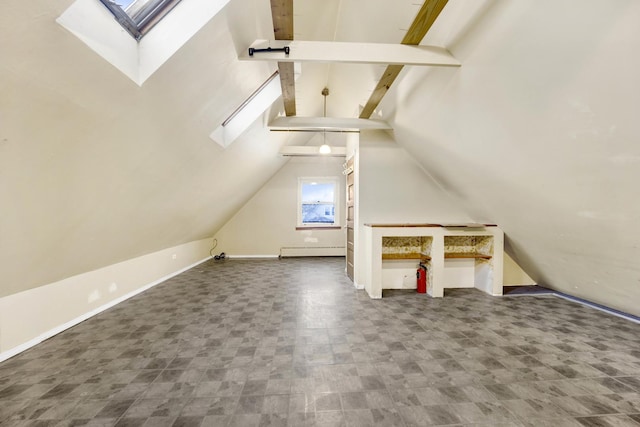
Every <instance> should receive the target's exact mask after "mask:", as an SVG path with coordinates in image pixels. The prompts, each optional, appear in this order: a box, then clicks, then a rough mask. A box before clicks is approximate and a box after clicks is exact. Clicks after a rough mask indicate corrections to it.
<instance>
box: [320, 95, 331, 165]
mask: <svg viewBox="0 0 640 427" xmlns="http://www.w3.org/2000/svg"><path fill="white" fill-rule="evenodd" d="M327 95H329V88H326V87H325V88H324V89H322V96H324V109H323V114H322V116H323V117H325V118H326V117H327ZM318 152H319V153H320V154H331V147H329V144H327V130H326V129H323V130H322V145H321V146H320V149H319V150H318Z"/></svg>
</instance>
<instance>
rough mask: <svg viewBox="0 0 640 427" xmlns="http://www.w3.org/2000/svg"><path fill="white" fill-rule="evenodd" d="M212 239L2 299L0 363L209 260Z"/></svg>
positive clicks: (180, 246)
mask: <svg viewBox="0 0 640 427" xmlns="http://www.w3.org/2000/svg"><path fill="white" fill-rule="evenodd" d="M210 247H211V239H204V240H199V241H194V242H190V243H186V244H183V245H179V246H175V247H172V248H167V249H164V250H162V251H158V252H154V253H151V254H147V255H144V256H141V257H137V258H134V259H130V260H128V261H125V262H121V263H117V264H113V265H110V266H107V267H103V268H100V269H98V270H94V271H90V272H87V273H83V274H80V275H77V276H73V277H69V278H67V279H64V280H61V281H58V282H55V283H50V284H47V285H45V286H40V287H38V288H35V289H29V290H26V291H23V292H18V293H15V294H12V295H9V296H6V297H3V298H0V360H3V359H6V358H7V357H10V356H12V355H14V354H16V353H18V352H19V351H22V350H25V349H26V348H28V347H30V346H32V345H35V344H37V343H38V342H40V341H42V340H44V339H46V338H49V337H51V336H53V335H55V334H56V333H59V332H61V331H62V330H64V329H66V328H68V327H71V326H73V325H74V324H76V323H78V322H81V321H82V320H85V319H86V318H88V317H90V316H92V315H94V314H96V313H99V312H100V311H102V310H104V309H105V308H108V307H110V306H112V305H114V304H116V303H118V302H120V301H123V300H124V299H127V298H129V297H131V296H133V295H135V294H137V293H139V292H141V291H143V290H146V289H148V288H149V287H151V286H153V285H155V284H158V283H160V282H162V281H164V280H166V279H167V278H169V277H171V276H173V275H175V274H177V273H179V272H181V271H184V270H185V269H188V268H189V267H191V266H193V265H195V264H197V263H199V262H201V261H203V260H205V259H207V258H208V257H209V249H210Z"/></svg>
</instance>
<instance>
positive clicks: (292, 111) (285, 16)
mask: <svg viewBox="0 0 640 427" xmlns="http://www.w3.org/2000/svg"><path fill="white" fill-rule="evenodd" d="M271 19H272V21H273V34H274V36H275V39H276V40H293V0H271ZM278 71H279V72H280V84H281V86H282V101H283V103H284V112H285V114H286V115H287V116H295V115H296V84H295V83H296V82H295V77H294V72H293V63H292V62H290V63H286V62H278Z"/></svg>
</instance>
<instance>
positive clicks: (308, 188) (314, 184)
mask: <svg viewBox="0 0 640 427" xmlns="http://www.w3.org/2000/svg"><path fill="white" fill-rule="evenodd" d="M338 183H339V180H338V178H332V177H324V178H299V179H298V227H333V226H338V225H339V215H338V216H336V213H338V214H339V212H340V210H339V206H338V195H339V187H338Z"/></svg>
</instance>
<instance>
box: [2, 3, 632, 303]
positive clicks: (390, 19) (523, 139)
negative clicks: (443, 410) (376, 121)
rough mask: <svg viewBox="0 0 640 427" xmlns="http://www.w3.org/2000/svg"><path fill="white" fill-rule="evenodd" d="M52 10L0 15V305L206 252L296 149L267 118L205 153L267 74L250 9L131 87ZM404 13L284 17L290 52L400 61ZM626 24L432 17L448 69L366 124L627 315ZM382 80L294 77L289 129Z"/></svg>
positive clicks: (576, 9) (386, 6)
mask: <svg viewBox="0 0 640 427" xmlns="http://www.w3.org/2000/svg"><path fill="white" fill-rule="evenodd" d="M85 1H89V0H85ZM95 1H98V0H95ZM182 1H183V2H189V1H200V0H182ZM274 2H275V0H274ZM429 3H434V4H435V3H442V2H430V1H429ZM71 4H72V0H30V1H23V0H4V1H3V2H2V3H1V4H0V58H2V59H1V60H0V202H1V205H2V209H1V212H0V236H1V239H0V265H1V269H2V280H3V283H1V284H0V296H3V295H8V294H11V293H14V292H17V291H20V290H24V289H29V288H32V287H36V286H40V285H42V284H46V283H51V282H53V281H55V280H59V279H62V278H65V277H69V276H71V275H73V274H77V273H81V272H85V271H89V270H92V269H96V268H99V267H102V266H105V265H109V264H112V263H115V262H118V261H122V260H126V259H130V258H132V257H135V256H138V255H142V254H146V253H150V252H152V251H156V250H159V249H162V248H166V247H171V246H175V245H177V244H180V243H184V242H188V241H193V240H196V239H200V238H205V237H209V236H212V235H213V234H214V233H215V232H216V231H217V230H218V229H220V227H222V226H223V224H224V223H225V222H226V221H227V220H228V219H229V218H231V216H232V215H233V214H234V213H235V212H236V211H237V210H238V209H239V208H240V207H241V206H242V205H243V204H244V203H245V202H246V201H247V200H248V199H249V198H250V197H251V195H253V194H255V192H256V191H258V190H259V188H260V187H261V186H262V185H263V184H264V183H265V182H266V181H267V180H268V179H269V178H270V177H271V176H273V174H275V173H276V172H277V171H278V170H279V168H281V167H282V166H283V165H284V164H285V162H286V159H284V158H282V157H281V156H279V155H278V151H279V149H280V147H282V146H284V145H300V144H304V143H306V142H307V140H308V139H309V138H310V136H309V135H307V134H300V135H295V134H283V133H269V131H268V130H267V128H266V127H265V124H266V123H267V122H268V121H269V120H271V119H273V118H274V117H275V116H276V115H278V114H283V113H284V107H283V103H282V101H277V102H276V103H274V104H273V106H272V107H271V108H270V109H269V110H267V111H266V112H265V114H264V115H263V117H261V118H260V119H258V120H257V121H256V122H255V123H254V124H253V125H252V126H250V128H249V129H248V130H247V131H246V132H245V133H244V134H243V135H242V136H241V137H240V138H239V139H238V140H237V141H235V142H234V143H233V144H232V145H231V146H229V147H228V148H226V149H223V148H222V147H220V146H219V145H218V144H215V143H214V142H213V141H212V140H211V139H210V138H209V134H210V133H211V132H212V131H213V130H214V129H215V128H216V127H217V126H219V125H220V123H222V121H223V120H225V118H226V117H227V116H228V115H229V114H230V113H231V112H232V111H233V110H234V109H235V108H236V107H237V106H238V105H239V104H240V103H242V102H243V101H244V100H245V99H246V98H247V96H249V95H250V94H251V93H252V92H253V91H254V90H255V89H256V88H257V87H258V86H259V85H260V84H261V83H262V82H264V81H265V80H266V79H267V78H268V77H269V76H270V75H271V74H272V73H273V72H274V71H275V70H276V69H277V64H276V63H275V62H262V61H259V62H258V61H255V62H251V61H239V60H238V55H239V54H240V53H242V52H245V51H246V49H247V47H248V46H249V45H250V44H251V43H252V42H253V41H254V40H256V39H273V38H274V37H275V36H274V27H273V19H272V14H271V6H272V5H271V3H270V2H269V1H268V0H231V1H230V2H229V3H228V4H227V5H226V6H225V7H224V8H223V9H222V11H221V12H220V13H218V14H217V15H216V16H215V17H213V18H212V19H211V20H210V21H209V22H208V23H207V24H206V25H205V26H204V27H203V28H202V29H201V30H200V31H199V32H198V33H197V34H195V35H194V36H193V37H192V38H191V39H189V40H188V41H187V42H186V43H185V44H184V46H183V47H182V48H181V49H179V50H178V51H177V52H176V53H175V54H174V55H173V56H172V57H171V58H169V60H168V61H167V62H166V63H164V65H162V66H161V67H160V68H159V69H158V71H156V72H155V73H154V74H153V75H152V76H151V77H150V78H149V79H148V80H147V81H146V82H144V84H143V85H142V86H138V85H136V84H135V83H134V82H132V81H131V80H130V79H129V78H127V77H126V76H124V75H123V74H122V73H121V72H120V71H118V70H117V69H116V68H115V67H113V66H112V65H111V64H109V63H108V62H107V61H105V60H104V59H103V58H101V57H100V56H98V55H97V54H95V53H94V52H93V51H92V50H90V49H88V48H87V47H86V46H85V45H84V43H82V42H81V41H80V40H79V39H77V38H76V37H75V36H74V35H73V34H71V33H70V32H69V31H67V30H65V29H64V28H63V27H62V26H60V25H59V24H57V23H56V19H57V18H58V17H59V16H60V15H61V14H62V13H63V12H64V11H65V10H66V9H67V8H68V7H69V6H70V5H71ZM422 5H423V2H422V1H414V0H396V1H393V2H392V1H388V0H367V1H364V0H323V1H321V2H320V1H317V0H293V8H294V14H293V21H294V30H293V35H294V40H309V41H314V40H318V41H341V42H366V43H394V44H396V43H400V42H401V41H402V40H403V38H404V37H405V36H406V34H407V30H409V28H410V25H411V23H412V22H413V21H414V19H415V17H416V15H417V14H418V12H419V10H420V8H421V6H422ZM178 7H179V6H178ZM639 20H640V5H639V4H638V3H637V2H635V1H632V0H621V1H616V2H600V1H595V0H593V1H592V0H589V1H583V0H553V1H552V0H548V1H542V2H541V1H533V0H527V1H519V2H512V1H508V0H450V1H449V2H448V3H447V4H446V6H444V9H443V10H442V12H441V14H440V15H439V16H438V18H437V19H436V20H435V22H434V24H433V26H432V27H431V28H430V29H429V31H428V32H427V34H426V36H425V37H424V39H423V40H422V42H421V43H422V44H429V45H436V46H443V47H445V48H447V49H448V50H449V51H450V52H451V53H452V54H453V55H454V56H455V57H456V58H457V59H458V60H459V61H460V62H461V63H462V67H460V68H457V69H452V68H434V67H419V66H407V67H404V69H403V70H401V71H400V72H399V74H398V77H397V79H396V80H395V82H394V83H393V84H392V85H391V86H390V89H389V90H388V91H386V88H385V91H386V94H385V95H384V97H383V98H382V101H381V103H380V104H379V106H378V108H377V109H376V111H375V113H374V117H380V118H383V119H385V120H387V121H389V122H390V123H391V124H392V125H393V127H394V136H395V139H396V141H397V142H398V144H399V145H400V146H402V147H404V149H406V150H407V152H409V153H410V154H411V155H412V156H413V157H414V158H415V159H416V161H417V162H418V163H419V164H420V166H421V167H422V168H423V169H424V170H425V171H426V173H428V174H430V175H431V176H432V177H433V178H434V179H435V180H436V181H437V182H438V184H439V185H440V186H441V188H442V189H443V191H445V193H446V194H447V195H448V197H450V198H452V199H455V200H457V201H458V202H459V203H460V205H461V206H464V207H465V209H467V210H468V212H469V214H470V215H471V216H474V217H476V218H478V219H482V218H486V219H488V220H491V221H493V222H497V223H498V224H500V225H501V226H502V228H503V229H504V230H505V232H506V234H507V237H508V248H509V250H510V252H511V253H512V254H513V255H514V256H515V257H516V258H518V261H519V262H520V263H521V264H522V265H523V266H525V267H526V269H527V271H528V272H529V273H530V274H532V275H533V276H535V278H536V279H538V280H540V281H541V282H545V283H548V284H550V285H553V286H556V287H558V288H560V289H563V290H565V291H572V292H573V293H574V294H577V295H584V296H588V297H591V299H596V300H598V297H597V296H598V295H599V289H601V288H603V287H605V288H606V289H607V293H608V294H610V295H613V296H612V297H605V298H604V299H601V301H603V302H610V303H611V304H612V305H615V306H618V307H621V308H626V309H629V308H628V305H629V304H625V302H624V301H625V300H626V301H632V302H633V301H635V302H636V305H637V302H639V301H640V290H639V289H640V286H639V285H640V283H639V282H638V280H639V279H638V277H640V270H639V268H640V267H638V264H637V260H638V259H640V247H639V246H638V243H637V242H638V241H639V240H640V235H639V234H638V232H637V231H636V230H637V227H636V225H637V220H638V219H640V202H638V201H637V190H636V183H637V182H639V181H640V172H638V170H639V168H638V162H639V161H640V150H639V149H638V144H637V140H638V137H639V136H640V128H639V126H640V125H639V121H638V120H637V115H638V111H640V108H639V105H638V102H639V101H638V100H639V99H640V96H639V95H640V84H639V83H638V79H637V76H638V75H640V60H638V58H636V57H635V56H634V55H633V52H638V51H640V30H638V26H637V22H638V21H639ZM386 68H387V67H386V66H385V65H367V64H349V63H305V64H303V66H302V73H301V75H300V77H299V78H298V80H296V82H295V103H296V114H297V115H298V116H321V115H322V107H323V97H322V95H321V90H322V88H323V87H325V86H326V87H329V88H330V89H331V95H330V96H329V98H328V100H327V115H328V116H333V117H354V118H355V117H358V116H359V115H360V114H361V109H362V107H364V106H365V105H366V104H367V102H368V101H369V99H370V98H371V96H372V93H374V89H375V88H376V86H377V85H378V83H379V82H380V79H381V77H382V76H383V75H384V73H385V70H386ZM34 266H37V268H34ZM607 298H609V299H607ZM605 300H606V301H605ZM629 310H630V311H633V310H632V309H629Z"/></svg>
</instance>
